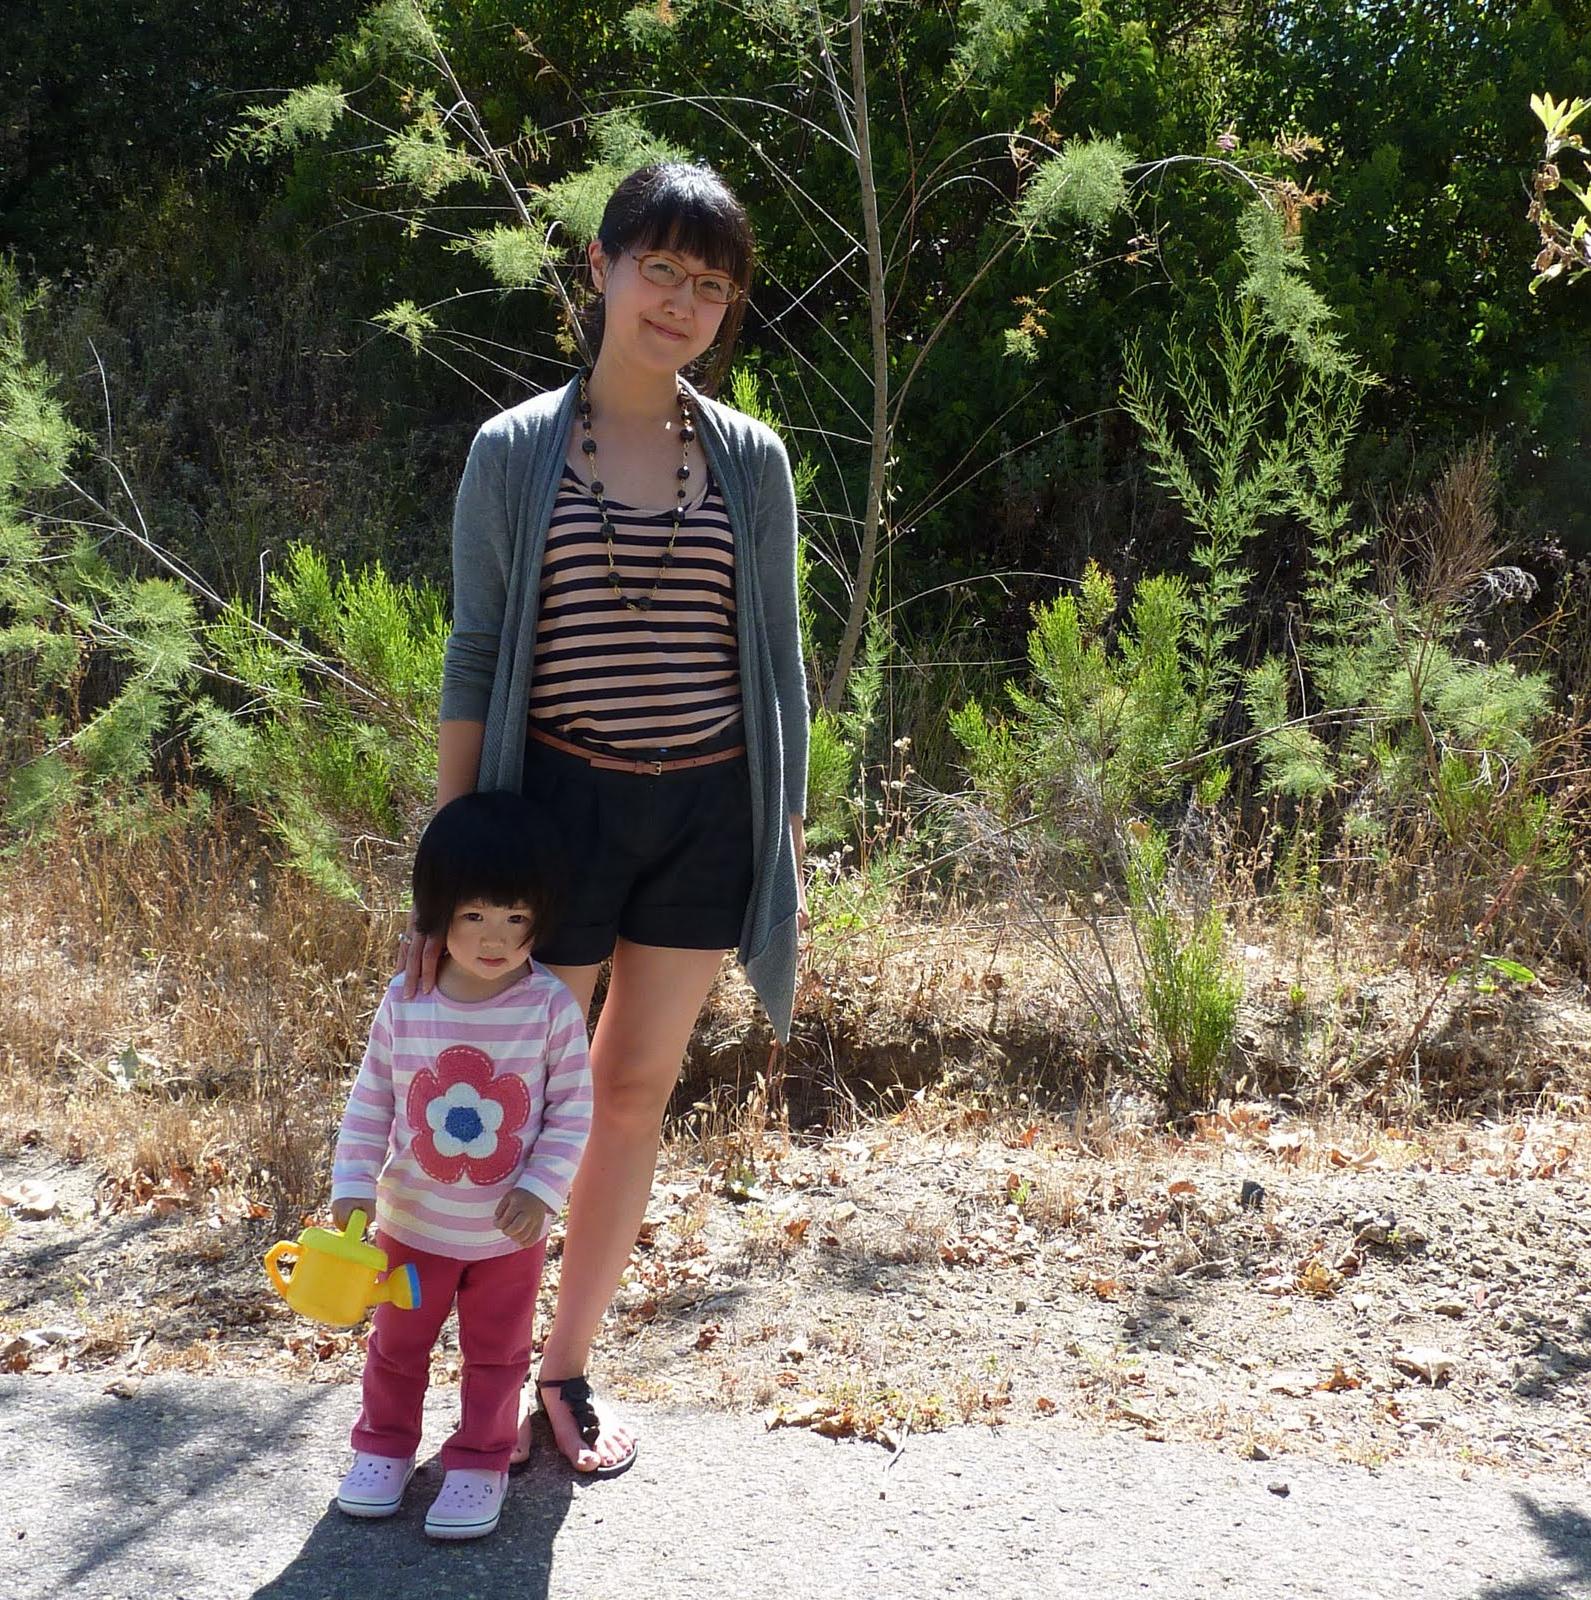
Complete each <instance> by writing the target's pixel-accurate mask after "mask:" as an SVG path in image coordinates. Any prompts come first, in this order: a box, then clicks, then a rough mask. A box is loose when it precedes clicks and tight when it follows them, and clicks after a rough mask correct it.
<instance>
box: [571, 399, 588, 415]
mask: <svg viewBox="0 0 1591 1600" xmlns="http://www.w3.org/2000/svg"><path fill="white" fill-rule="evenodd" d="M575 409H576V410H578V411H579V413H580V415H581V416H583V417H589V416H590V415H591V402H590V401H589V400H582V401H581V402H580V404H579V405H578V406H577V407H576V408H575Z"/></svg>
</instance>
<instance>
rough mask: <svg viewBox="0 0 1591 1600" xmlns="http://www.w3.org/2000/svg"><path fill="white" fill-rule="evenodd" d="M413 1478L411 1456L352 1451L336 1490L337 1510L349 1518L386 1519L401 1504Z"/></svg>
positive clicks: (412, 1458) (412, 1460)
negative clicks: (349, 1461)
mask: <svg viewBox="0 0 1591 1600" xmlns="http://www.w3.org/2000/svg"><path fill="white" fill-rule="evenodd" d="M413 1476H414V1457H413V1456H373V1455H371V1454H370V1452H369V1451H368V1450H359V1451H356V1452H355V1453H354V1464H353V1465H352V1466H351V1467H350V1468H349V1469H348V1471H347V1473H346V1474H345V1475H344V1477H343V1481H342V1483H341V1484H340V1485H339V1486H338V1489H337V1509H338V1510H339V1511H342V1512H345V1513H346V1514H347V1515H348V1516H350V1517H390V1516H391V1515H392V1514H393V1512H395V1511H396V1510H397V1509H398V1507H399V1506H401V1505H402V1504H403V1491H404V1490H405V1489H407V1488H408V1487H409V1479H410V1478H412V1477H413Z"/></svg>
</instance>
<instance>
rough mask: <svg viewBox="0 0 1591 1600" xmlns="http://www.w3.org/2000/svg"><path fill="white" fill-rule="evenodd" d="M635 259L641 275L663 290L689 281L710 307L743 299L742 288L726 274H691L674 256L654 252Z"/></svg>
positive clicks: (725, 304)
mask: <svg viewBox="0 0 1591 1600" xmlns="http://www.w3.org/2000/svg"><path fill="white" fill-rule="evenodd" d="M635 260H636V265H637V267H638V268H639V270H640V273H641V276H642V277H643V278H645V279H646V281H647V282H648V283H653V284H656V285H657V287H658V288H659V289H677V288H679V287H680V285H681V284H683V283H684V282H685V281H686V280H687V279H688V280H690V282H691V283H693V284H694V285H695V287H696V293H697V294H699V295H700V296H701V297H702V299H703V300H705V301H706V302H707V303H708V305H711V306H727V305H732V304H733V303H734V302H735V301H736V300H738V299H739V298H740V293H741V291H740V285H739V284H738V283H736V282H735V280H734V279H733V278H731V277H728V276H727V275H726V274H724V273H722V272H687V271H686V270H685V269H684V267H682V266H681V265H680V264H679V262H677V261H675V260H674V259H673V258H672V257H670V256H659V255H653V254H651V253H650V252H648V253H647V254H646V255H637V256H636V258H635Z"/></svg>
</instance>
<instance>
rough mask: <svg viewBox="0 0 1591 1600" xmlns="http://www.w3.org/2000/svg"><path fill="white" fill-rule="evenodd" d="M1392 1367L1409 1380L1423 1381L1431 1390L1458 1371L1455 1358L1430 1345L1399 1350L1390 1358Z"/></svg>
mask: <svg viewBox="0 0 1591 1600" xmlns="http://www.w3.org/2000/svg"><path fill="white" fill-rule="evenodd" d="M1392 1365H1393V1366H1395V1367H1396V1368H1397V1369H1398V1371H1399V1372H1406V1373H1408V1374H1409V1376H1410V1377H1411V1378H1423V1379H1425V1381H1426V1382H1427V1383H1429V1384H1430V1385H1431V1386H1432V1387H1433V1388H1434V1387H1435V1386H1436V1385H1437V1384H1439V1383H1441V1382H1443V1381H1444V1380H1445V1379H1447V1378H1451V1377H1452V1376H1453V1374H1454V1372H1456V1371H1457V1370H1458V1361H1457V1359H1456V1358H1455V1357H1453V1356H1450V1355H1448V1354H1447V1353H1446V1352H1445V1351H1442V1350H1437V1349H1434V1348H1433V1347H1432V1346H1430V1345H1414V1346H1411V1347H1410V1348H1409V1349H1407V1350H1399V1351H1398V1353H1397V1354H1396V1355H1395V1356H1393V1358H1392Z"/></svg>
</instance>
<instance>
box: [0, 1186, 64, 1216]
mask: <svg viewBox="0 0 1591 1600" xmlns="http://www.w3.org/2000/svg"><path fill="white" fill-rule="evenodd" d="M0 1204H5V1205H7V1206H9V1207H10V1208H11V1209H12V1210H13V1211H15V1212H16V1214H17V1215H18V1216H19V1217H22V1218H24V1219H25V1220H27V1221H29V1222H42V1221H43V1220H44V1219H45V1218H46V1217H53V1216H54V1215H55V1213H56V1212H57V1211H58V1210H60V1205H61V1202H60V1199H59V1197H58V1196H57V1195H56V1193H55V1190H54V1189H52V1188H51V1187H50V1186H49V1184H47V1183H45V1182H44V1181H43V1179H41V1178H24V1179H23V1180H22V1182H21V1183H19V1184H17V1186H16V1187H15V1188H14V1189H8V1190H7V1191H6V1193H5V1195H4V1196H0Z"/></svg>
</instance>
